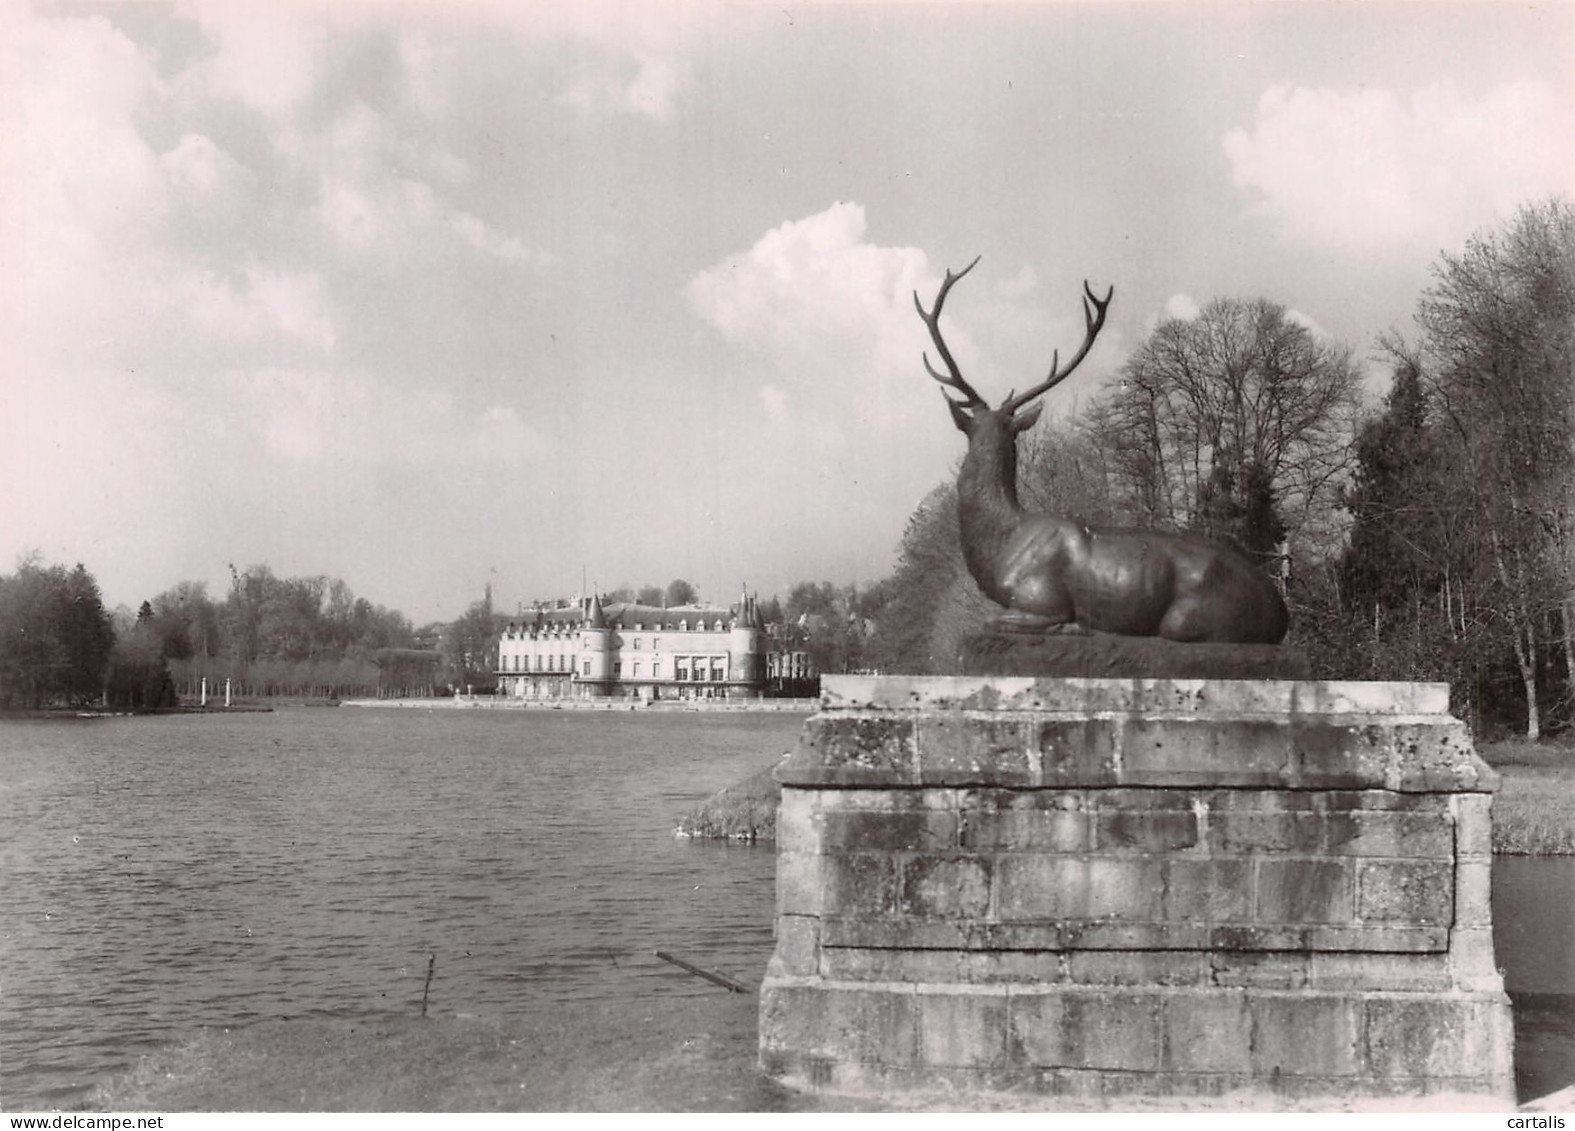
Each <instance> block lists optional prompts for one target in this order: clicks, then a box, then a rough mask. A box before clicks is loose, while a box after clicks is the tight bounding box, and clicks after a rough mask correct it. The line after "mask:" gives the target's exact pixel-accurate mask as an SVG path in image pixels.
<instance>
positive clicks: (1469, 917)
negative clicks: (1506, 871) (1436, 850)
mask: <svg viewBox="0 0 1575 1131" xmlns="http://www.w3.org/2000/svg"><path fill="white" fill-rule="evenodd" d="M1454 912H1455V914H1454V924H1453V925H1454V926H1456V927H1491V926H1492V925H1493V858H1492V857H1491V856H1489V857H1485V858H1484V857H1473V858H1471V859H1469V860H1461V861H1459V862H1457V863H1456V864H1455V907H1454Z"/></svg>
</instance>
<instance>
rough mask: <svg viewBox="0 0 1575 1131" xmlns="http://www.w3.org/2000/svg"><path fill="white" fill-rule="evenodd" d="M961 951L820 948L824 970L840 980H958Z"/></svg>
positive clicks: (830, 977)
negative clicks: (958, 962) (958, 963)
mask: <svg viewBox="0 0 1575 1131" xmlns="http://www.w3.org/2000/svg"><path fill="white" fill-rule="evenodd" d="M962 953H963V952H962V951H958V950H914V949H897V948H887V947H850V946H828V947H824V948H823V949H822V950H821V955H820V970H821V973H822V974H823V975H824V976H825V977H826V978H828V979H830V980H832V981H839V982H844V981H845V982H935V983H945V982H955V981H956V980H957V978H958V970H957V960H958V957H959V956H960V955H961V954H962Z"/></svg>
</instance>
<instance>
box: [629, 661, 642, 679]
mask: <svg viewBox="0 0 1575 1131" xmlns="http://www.w3.org/2000/svg"><path fill="white" fill-rule="evenodd" d="M629 674H630V675H631V676H633V677H634V678H635V679H639V678H640V661H639V660H635V661H634V662H633V663H631V664H630V665H629Z"/></svg>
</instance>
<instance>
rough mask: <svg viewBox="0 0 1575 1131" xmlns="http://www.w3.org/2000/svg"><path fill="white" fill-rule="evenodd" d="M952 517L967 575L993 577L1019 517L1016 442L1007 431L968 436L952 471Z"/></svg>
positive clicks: (1019, 522)
mask: <svg viewBox="0 0 1575 1131" xmlns="http://www.w3.org/2000/svg"><path fill="white" fill-rule="evenodd" d="M957 516H958V522H959V525H960V526H961V534H962V545H963V554H964V557H965V558H966V559H967V561H968V569H969V572H970V573H972V574H973V576H974V577H975V578H976V579H983V578H985V577H987V576H993V569H994V562H995V559H996V555H997V554H998V552H999V550H1000V547H1001V546H1003V545H1004V544H1005V542H1006V540H1007V538H1009V537H1010V536H1011V534H1012V533H1013V531H1015V530H1016V529H1017V527H1018V526H1019V525H1020V524H1021V522H1022V520H1023V517H1024V511H1023V508H1022V505H1021V504H1020V503H1019V502H1018V500H1017V442H1016V438H1015V437H1013V436H1011V435H1010V433H1007V434H1006V435H1002V434H1000V433H999V432H993V431H992V432H990V433H989V434H985V433H983V432H976V433H974V434H973V435H971V436H970V437H969V439H968V454H967V455H966V456H964V457H963V462H962V468H961V469H960V470H959V471H958V473H957ZM980 584H981V585H982V584H985V582H984V581H983V580H980Z"/></svg>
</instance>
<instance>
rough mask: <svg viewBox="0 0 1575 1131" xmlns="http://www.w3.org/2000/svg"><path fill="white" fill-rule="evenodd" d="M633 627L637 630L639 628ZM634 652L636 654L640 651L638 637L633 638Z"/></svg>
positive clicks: (637, 626)
mask: <svg viewBox="0 0 1575 1131" xmlns="http://www.w3.org/2000/svg"><path fill="white" fill-rule="evenodd" d="M634 627H635V628H639V627H640V626H639V625H635V626H634ZM634 650H635V651H636V652H638V651H640V638H639V637H638V636H636V637H635V638H634Z"/></svg>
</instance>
